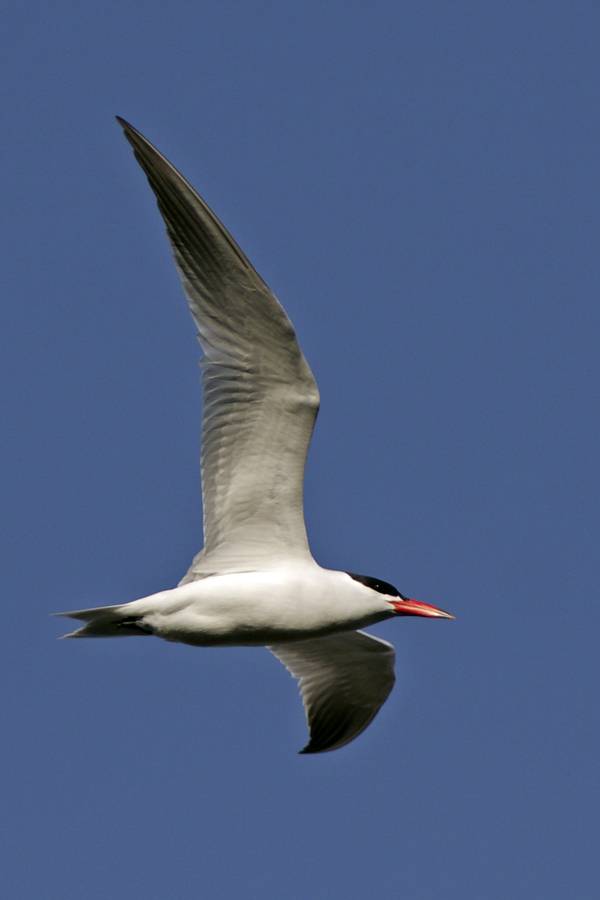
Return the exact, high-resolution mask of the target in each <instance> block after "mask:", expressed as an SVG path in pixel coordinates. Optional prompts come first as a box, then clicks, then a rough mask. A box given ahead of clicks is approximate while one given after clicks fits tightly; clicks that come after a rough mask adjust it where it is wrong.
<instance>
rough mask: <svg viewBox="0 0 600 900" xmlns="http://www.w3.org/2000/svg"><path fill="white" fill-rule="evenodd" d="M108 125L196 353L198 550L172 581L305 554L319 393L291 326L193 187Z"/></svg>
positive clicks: (133, 135)
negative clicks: (129, 150) (178, 285)
mask: <svg viewBox="0 0 600 900" xmlns="http://www.w3.org/2000/svg"><path fill="white" fill-rule="evenodd" d="M119 122H120V124H121V125H122V127H123V130H124V131H125V136H126V137H127V140H128V141H129V143H130V144H131V145H132V146H133V149H134V152H135V156H136V159H137V160H138V162H139V163H140V165H141V166H142V168H143V170H144V172H145V173H146V175H147V176H148V181H149V182H150V187H151V188H152V190H153V191H154V193H155V195H156V199H157V202H158V208H159V210H160V212H161V214H162V217H163V219H164V220H165V223H166V226H167V235H168V237H169V241H170V242H171V246H172V248H173V253H174V257H175V264H176V266H177V269H178V270H179V274H180V275H181V280H182V283H183V288H184V291H185V293H186V295H187V298H188V300H189V304H190V311H191V313H192V316H193V319H194V321H195V323H196V325H197V327H198V340H199V341H200V344H201V346H202V349H203V351H204V357H203V358H202V360H201V368H202V390H203V418H202V454H201V462H200V464H201V472H202V502H203V510H204V549H203V550H202V551H201V552H200V553H199V554H198V555H197V556H196V558H195V559H194V561H193V563H192V566H191V568H190V570H189V572H188V573H187V575H186V576H185V577H184V579H183V580H182V582H180V583H181V584H185V583H186V582H188V581H193V580H195V579H197V578H202V577H204V576H206V575H208V574H212V573H216V572H220V573H224V572H239V571H251V570H253V569H257V568H265V567H269V566H272V565H277V563H278V562H279V561H281V560H285V559H290V558H291V557H292V558H294V557H295V558H298V557H310V551H309V548H308V542H307V539H306V530H305V527H304V515H303V508H302V485H303V479H304V465H305V462H306V454H307V452H308V445H309V442H310V438H311V435H312V430H313V426H314V422H315V418H316V415H317V412H318V408H319V392H318V390H317V385H316V383H315V380H314V378H313V375H312V373H311V371H310V369H309V367H308V364H307V362H306V360H305V359H304V356H303V355H302V351H301V350H300V347H299V346H298V341H297V340H296V335H295V333H294V329H293V327H292V324H291V322H290V320H289V319H288V317H287V315H286V314H285V311H284V310H283V308H282V306H281V305H280V303H279V302H278V300H277V299H276V298H275V296H274V295H273V294H272V293H271V291H270V290H269V288H268V287H267V286H266V284H265V283H264V281H263V280H262V279H261V278H260V276H259V275H258V274H257V272H256V271H255V270H254V268H253V267H252V266H251V264H250V263H249V261H248V260H247V259H246V257H245V256H244V254H243V253H242V251H241V250H240V248H239V247H238V246H237V244H236V243H235V241H234V240H233V238H232V237H231V236H230V235H229V234H228V233H227V231H226V230H225V228H223V226H222V225H221V223H220V222H219V220H218V219H217V217H216V216H215V215H214V213H212V212H211V210H210V209H209V208H208V206H207V205H206V204H205V203H204V201H203V200H202V199H201V198H200V197H199V196H198V194H197V193H196V192H195V191H194V190H193V188H192V187H191V186H190V185H189V184H188V183H187V181H185V179H184V178H183V177H182V176H181V175H180V174H179V172H177V170H176V169H174V168H173V166H172V165H171V164H170V163H169V162H168V161H167V160H166V159H165V158H164V156H162V155H161V154H160V153H159V152H158V151H157V150H156V149H155V148H154V147H153V146H152V145H151V144H150V143H149V142H148V141H147V140H146V139H145V138H144V137H142V135H141V134H140V133H139V132H138V131H136V130H135V128H132V127H131V125H128V124H127V122H124V121H123V120H122V119H119Z"/></svg>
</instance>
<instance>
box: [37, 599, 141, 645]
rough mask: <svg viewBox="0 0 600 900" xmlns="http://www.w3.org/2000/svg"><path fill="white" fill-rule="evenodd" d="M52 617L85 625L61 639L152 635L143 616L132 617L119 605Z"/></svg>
mask: <svg viewBox="0 0 600 900" xmlns="http://www.w3.org/2000/svg"><path fill="white" fill-rule="evenodd" d="M53 615H55V616H64V617H66V618H69V619H79V620H80V621H82V622H85V623H86V624H85V625H84V626H83V627H82V628H78V629H77V630H76V631H71V632H70V633H69V634H63V635H62V637H63V638H87V637H130V636H132V635H136V634H152V631H151V629H150V628H148V627H147V626H145V625H144V624H143V621H142V620H143V618H144V617H143V616H132V615H131V611H129V610H127V609H126V607H124V606H121V605H118V606H97V607H94V608H93V609H78V610H75V611H73V612H62V613H53Z"/></svg>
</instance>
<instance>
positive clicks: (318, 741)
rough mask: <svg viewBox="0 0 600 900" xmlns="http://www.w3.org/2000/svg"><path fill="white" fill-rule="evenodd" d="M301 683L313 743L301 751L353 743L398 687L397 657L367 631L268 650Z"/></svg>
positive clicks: (388, 645) (336, 635)
mask: <svg viewBox="0 0 600 900" xmlns="http://www.w3.org/2000/svg"><path fill="white" fill-rule="evenodd" d="M268 649H269V650H270V651H271V653H274V654H275V656H276V657H277V659H279V660H281V662H282V663H283V664H284V666H285V667H286V669H288V671H290V672H291V673H292V675H293V677H294V678H297V679H298V680H299V685H300V695H301V697H302V702H303V703H304V709H305V712H306V718H307V720H308V727H309V729H310V740H309V742H308V744H307V745H306V747H305V748H304V750H301V751H300V752H301V753H323V752H324V751H325V750H337V749H338V747H343V746H344V744H349V743H350V741H353V740H354V738H355V737H358V735H359V734H360V733H361V732H362V731H364V730H365V728H366V727H367V725H369V724H370V722H372V721H373V719H374V718H375V716H376V715H377V713H378V712H379V710H380V708H381V706H382V705H383V703H384V702H385V701H386V700H387V698H388V697H389V695H390V692H391V690H392V688H393V687H394V682H395V680H396V679H395V676H394V662H395V659H396V653H395V651H394V648H393V647H392V645H391V644H388V642H387V641H383V640H381V638H376V637H373V635H371V634H367V633H366V632H364V631H343V632H340V633H338V634H331V635H328V636H327V637H320V638H311V639H310V640H307V641H294V642H293V643H290V644H276V645H273V646H270V647H268Z"/></svg>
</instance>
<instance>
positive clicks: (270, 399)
mask: <svg viewBox="0 0 600 900" xmlns="http://www.w3.org/2000/svg"><path fill="white" fill-rule="evenodd" d="M118 121H119V123H120V125H121V126H122V128H123V130H124V132H125V137H126V138H127V140H128V141H129V143H130V144H131V146H132V147H133V151H134V154H135V157H136V159H137V161H138V162H139V164H140V165H141V167H142V169H143V170H144V172H145V173H146V176H147V178H148V181H149V183H150V187H151V188H152V190H153V192H154V194H155V196H156V200H157V202H158V208H159V210H160V213H161V215H162V217H163V219H164V221H165V224H166V226H167V235H168V238H169V241H170V243H171V247H172V249H173V255H174V259H175V265H176V266H177V269H178V271H179V274H180V276H181V280H182V283H183V289H184V291H185V293H186V295H187V299H188V302H189V306H190V311H191V314H192V318H193V319H194V322H195V323H196V326H197V328H198V340H199V342H200V345H201V347H202V351H203V356H202V358H201V362H200V365H201V369H202V397H203V416H202V450H201V459H200V467H201V476H202V504H203V526H204V548H203V549H202V550H201V551H200V552H199V553H198V554H197V556H196V557H195V558H194V560H193V562H192V564H191V566H190V568H189V570H188V572H187V574H186V575H185V576H184V577H183V578H182V580H181V581H180V582H179V585H178V586H177V587H176V588H173V589H172V590H167V591H160V592H159V593H157V594H152V595H151V596H149V597H143V598H142V599H140V600H134V601H133V602H131V603H124V604H122V605H116V606H104V607H99V608H95V609H84V610H78V611H75V612H68V613H58V614H57V615H61V616H68V617H71V618H73V619H78V620H80V621H82V622H84V625H83V626H82V627H80V628H79V629H78V630H77V631H74V632H72V633H71V634H68V635H65V637H69V638H87V637H119V636H122V637H124V636H133V635H155V636H157V637H161V638H164V640H167V641H180V642H182V643H184V644H193V645H194V646H198V647H214V646H266V647H267V648H268V649H269V650H270V651H271V653H273V654H274V655H275V656H276V657H277V658H278V659H280V660H281V662H282V663H283V664H284V665H285V666H286V668H287V669H288V670H289V671H290V672H291V674H292V676H293V677H294V678H296V679H298V681H299V685H300V692H301V695H302V700H303V703H304V707H305V712H306V717H307V720H308V726H309V730H310V739H309V742H308V744H307V745H306V747H305V748H304V749H303V750H301V751H300V752H301V753H322V752H324V751H327V750H335V749H337V748H339V747H343V746H344V745H345V744H348V743H349V742H350V741H352V740H354V738H355V737H357V736H358V735H359V734H360V733H361V732H362V731H364V729H365V728H366V727H367V725H369V723H370V722H371V721H372V720H373V718H374V717H375V715H376V714H377V712H378V711H379V709H380V707H381V706H382V704H383V703H384V702H385V700H386V699H387V697H388V696H389V694H390V691H391V690H392V687H393V685H394V660H395V653H394V648H393V647H392V645H391V644H389V643H388V642H387V641H384V640H381V638H377V637H374V636H373V635H371V634H367V633H366V632H364V631H362V630H360V629H362V628H364V627H365V626H368V625H372V624H374V623H375V622H381V621H382V620H384V619H389V618H392V617H396V616H429V617H434V618H446V619H452V618H454V617H453V616H451V615H450V614H449V613H446V612H443V611H442V610H440V609H437V608H436V607H435V606H429V605H428V604H426V603H421V602H419V601H417V600H411V599H409V598H408V597H405V596H404V595H403V594H401V593H400V592H399V591H398V590H396V588H395V587H393V586H392V585H391V584H388V583H387V582H385V581H381V580H380V579H377V578H371V577H369V576H365V575H356V574H354V573H348V572H337V571H332V570H329V569H323V568H321V566H319V565H318V564H317V563H316V562H315V560H314V559H313V557H312V555H311V552H310V549H309V546H308V541H307V537H306V529H305V525H304V514H303V506H302V486H303V479H304V466H305V462H306V454H307V452H308V445H309V443H310V439H311V435H312V431H313V426H314V423H315V419H316V416H317V412H318V409H319V392H318V390H317V385H316V382H315V379H314V377H313V375H312V372H311V371H310V369H309V367H308V363H307V362H306V360H305V358H304V356H303V354H302V351H301V350H300V347H299V345H298V341H297V339H296V335H295V332H294V329H293V327H292V324H291V322H290V320H289V319H288V317H287V315H286V313H285V311H284V309H283V307H282V306H281V305H280V303H279V301H278V300H277V299H276V298H275V296H274V295H273V294H272V292H271V291H270V290H269V288H268V287H267V285H266V284H265V283H264V281H263V280H262V279H261V278H260V276H259V275H258V273H257V272H256V271H255V269H254V268H253V267H252V265H251V264H250V262H249V261H248V259H247V258H246V257H245V255H244V254H243V252H242V251H241V250H240V248H239V247H238V245H237V244H236V243H235V241H234V240H233V238H232V237H231V235H230V234H229V233H228V232H227V231H226V230H225V228H224V227H223V225H222V224H221V223H220V222H219V220H218V219H217V217H216V216H215V214H214V213H213V212H212V211H211V210H210V209H209V208H208V206H207V205H206V203H204V201H203V200H202V199H201V198H200V197H199V196H198V194H197V193H196V192H195V191H194V189H193V188H192V187H191V186H190V185H189V184H188V182H187V181H186V180H185V179H184V178H183V177H182V176H181V175H180V174H179V172H178V171H177V170H176V169H175V168H174V167H173V166H172V165H171V164H170V163H169V162H168V161H167V160H166V159H165V157H164V156H162V154H161V153H159V152H158V150H156V149H155V147H153V146H152V144H150V143H149V142H148V141H147V140H146V139H145V138H144V137H143V136H142V135H141V134H140V133H139V132H138V131H136V129H135V128H133V127H132V126H131V125H129V124H128V123H127V122H125V121H124V120H123V119H121V118H118Z"/></svg>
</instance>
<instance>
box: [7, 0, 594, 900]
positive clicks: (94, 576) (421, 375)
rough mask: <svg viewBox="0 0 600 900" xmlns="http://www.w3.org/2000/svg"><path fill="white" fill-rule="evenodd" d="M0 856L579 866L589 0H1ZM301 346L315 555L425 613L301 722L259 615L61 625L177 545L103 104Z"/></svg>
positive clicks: (180, 381)
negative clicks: (312, 414)
mask: <svg viewBox="0 0 600 900" xmlns="http://www.w3.org/2000/svg"><path fill="white" fill-rule="evenodd" d="M0 17H1V21H0V58H1V60H2V63H1V65H2V77H1V79H0V84H1V88H0V109H1V123H2V141H1V143H0V160H1V170H0V171H1V178H0V228H1V248H2V276H1V286H2V292H1V297H2V328H1V329H0V342H1V347H0V369H1V372H0V385H1V388H0V415H1V421H2V437H1V440H2V466H1V468H0V480H1V489H2V498H3V499H2V510H3V512H2V517H1V521H2V529H3V534H2V540H1V542H0V548H1V549H0V553H1V571H2V596H3V601H2V605H3V618H2V629H1V635H0V642H1V650H0V667H1V670H2V674H1V685H2V690H1V698H2V699H1V708H0V721H1V723H2V726H1V727H2V740H1V745H2V758H3V761H2V765H1V769H0V781H1V782H2V784H1V796H2V804H3V817H4V819H5V824H4V825H3V829H2V833H3V838H2V842H1V844H0V856H2V857H4V858H3V859H2V860H0V862H1V868H2V871H3V875H2V882H3V888H2V891H3V894H4V896H6V897H9V898H11V900H21V898H27V900H30V898H34V897H36V898H37V897H40V898H44V900H80V898H85V900H106V898H110V900H113V898H127V900H165V898H169V900H170V898H176V900H196V898H201V897H206V898H210V900H259V898H260V900H263V898H265V897H268V898H277V900H306V898H311V900H313V898H314V900H363V898H371V897H382V898H402V900H404V898H406V900H480V898H485V900H506V898H510V900H530V898H532V897H535V898H544V900H565V898H568V900H571V898H577V900H588V898H589V900H591V898H594V900H595V898H596V897H597V896H598V893H597V891H598V874H599V873H598V828H597V826H598V738H599V732H600V728H599V717H598V695H599V693H600V683H599V682H600V679H599V676H598V664H597V658H598V643H599V640H598V637H599V635H598V612H597V610H598V600H597V594H598V574H599V573H598V518H599V516H598V409H597V406H598V375H599V373H598V338H599V334H598V331H599V329H598V324H599V313H600V307H599V302H598V301H599V293H600V259H599V253H598V246H599V237H600V234H599V231H600V227H599V226H600V199H599V191H600V177H599V176H600V146H599V144H600V128H599V109H600V92H599V87H600V55H599V52H598V48H599V46H600V6H599V5H598V3H597V2H577V0H575V2H571V3H560V2H554V0H543V2H541V0H538V2H536V0H533V2H527V3H523V2H514V0H512V2H494V0H491V2H481V0H479V2H475V0H472V2H466V0H455V2H452V3H448V2H441V0H432V2H428V0H418V2H416V0H414V2H402V0H396V2H377V0H375V2H373V0H371V2H352V0H344V2H341V0H328V2H327V3H317V2H309V0H296V2H293V3H292V2H282V0H277V2H276V0H264V2H257V0H193V2H192V0H189V2H184V0H169V2H156V0H144V3H141V2H137V3H128V2H123V0H120V2H116V0H114V2H106V0H98V2H95V3H81V2H74V0H63V2H55V3H47V2H46V3H42V2H28V0H19V2H14V0H5V2H4V3H3V5H2V12H1V14H0ZM115 114H118V115H121V116H123V117H124V118H126V119H128V120H129V121H130V122H131V123H132V124H133V125H134V126H135V127H136V128H138V129H139V130H140V131H141V132H142V133H143V134H145V135H146V136H147V137H148V138H149V139H150V140H151V141H152V142H153V143H155V144H156V145H157V146H158V148H159V149H160V150H161V151H162V152H163V153H165V154H166V155H167V156H168V157H169V158H170V159H171V161H172V162H173V163H174V164H175V165H176V166H177V167H178V168H179V169H180V170H181V171H182V172H183V174H184V175H185V176H186V177H187V178H188V179H189V180H190V181H191V182H192V184H193V185H194V186H195V187H196V188H197V190H198V191H199V192H200V193H201V194H202V196H203V197H204V198H205V199H206V200H207V202H208V203H209V204H210V205H211V207H212V208H213V209H214V210H215V212H216V213H217V215H218V216H219V217H220V218H221V219H222V220H223V222H224V224H225V226H226V227H227V228H228V229H229V230H230V231H231V232H232V234H233V235H234V237H235V238H236V240H237V241H238V242H239V243H240V245H241V247H242V248H243V249H244V251H245V252H246V253H247V255H248V256H249V258H250V259H251V260H252V262H253V263H254V265H255V266H256V268H257V269H258V271H259V272H260V273H261V275H262V276H263V278H264V279H265V280H266V282H267V283H268V284H269V286H270V287H271V288H272V289H273V290H274V292H275V294H276V295H277V296H278V298H279V299H280V300H281V302H282V303H283V304H284V306H285V308H286V310H287V312H288V314H289V315H290V318H291V319H292V321H293V323H294V325H295V326H296V330H297V333H298V337H299V340H300V343H301V346H302V348H303V350H304V352H305V355H306V357H307V358H308V361H309V363H310V365H311V367H312V369H313V372H314V374H315V376H316V378H317V381H318V383H319V387H320V389H321V395H322V407H321V413H320V417H319V420H318V422H317V428H316V432H315V437H314V441H313V446H312V449H311V452H310V454H309V460H308V469H307V480H306V517H307V524H308V530H309V538H310V541H311V546H312V549H313V553H314V555H315V557H316V559H317V560H318V561H319V562H320V563H321V564H322V565H325V566H329V567H332V568H339V569H345V570H350V571H354V572H360V573H365V574H368V575H374V576H377V577H379V578H383V579H385V580H387V581H391V582H392V583H393V584H395V585H396V586H397V587H398V588H399V589H400V590H401V591H402V592H403V593H405V594H408V595H409V596H412V597H416V598H417V599H419V600H422V601H424V602H427V603H433V604H435V605H437V606H441V607H442V608H443V609H447V610H449V611H450V612H452V613H454V614H455V616H456V621H455V622H448V621H435V620H433V621H432V620H427V619H423V620H421V619H419V620H416V619H414V620H411V619H407V620H397V621H390V622H386V623H383V624H381V625H380V626H378V627H377V628H374V629H373V632H374V633H377V634H380V635H382V636H384V637H386V638H387V639H389V640H391V641H392V642H393V643H394V645H395V646H396V649H397V653H398V663H397V675H398V683H397V686H396V689H395V690H394V692H393V694H392V696H391V697H390V699H389V701H388V702H387V704H386V705H385V706H384V707H383V709H382V711H381V713H380V714H379V716H378V717H377V719H376V720H375V722H374V723H373V725H372V726H371V727H370V728H369V729H368V731H367V732H365V734H364V735H362V736H361V737H360V738H359V739H358V740H357V741H356V742H355V743H353V744H351V745H350V746H348V747H346V748H344V749H343V750H340V751H337V752H334V753H331V754H324V755H322V756H313V757H310V756H308V757H306V756H298V755H297V751H298V750H299V749H300V748H301V747H302V746H303V745H304V743H305V741H306V726H305V722H304V715H303V712H302V707H301V704H300V700H299V698H298V696H297V689H296V685H295V683H294V682H293V681H292V679H291V678H290V676H289V674H288V673H287V672H286V671H285V669H284V668H283V666H281V664H280V663H279V662H278V661H277V660H275V659H274V658H273V657H272V656H271V655H270V654H269V653H268V652H267V651H266V650H263V649H232V650H199V649H195V648H191V647H185V646H181V645H171V644H167V643H164V642H161V641H159V640H155V639H150V638H148V639H146V638H143V639H142V638H131V639H129V640H114V641H109V640H105V641H101V640H98V641H79V642H77V641H71V642H68V641H65V642H61V641H57V640H56V638H57V637H58V636H59V635H60V634H61V633H63V632H64V630H65V629H64V626H65V624H67V626H68V624H69V623H65V622H64V621H63V620H59V619H50V618H49V614H50V613H52V612H57V611H61V610H65V609H67V610H68V609H77V608H81V607H89V606H96V605H104V604H110V603H117V602H121V601H122V602H125V601H129V600H133V599H135V598H137V597H140V596H144V595H146V594H149V593H152V592H155V591H158V590H160V589H163V588H168V587H172V586H174V585H175V584H176V583H177V581H178V580H179V579H180V578H181V576H182V575H183V573H184V572H185V571H186V569H187V566H188V565H189V562H190V560H191V558H192V556H193V555H194V553H195V552H196V551H197V550H198V549H199V548H200V546H201V542H202V537H201V509H200V479H199V470H198V452H199V423H200V389H199V385H198V378H199V372H198V367H197V360H198V356H199V347H198V345H197V342H196V340H195V337H194V326H193V324H192V322H191V319H190V318H189V314H188V312H187V305H186V302H185V299H184V296H183V293H182V291H181V288H180V285H179V281H178V277H177V274H176V272H175V269H174V266H173V264H172V262H171V258H170V251H169V248H168V245H167V241H166V238H165V235H164V228H163V224H162V221H161V219H160V217H159V214H158V211H157V209H156V206H155V203H154V199H153V197H152V195H151V193H150V190H149V188H148V185H147V183H146V181H145V178H144V176H143V174H142V172H141V170H140V169H139V167H138V166H137V164H136V162H135V160H134V159H133V155H132V153H131V149H130V147H129V146H128V144H127V143H126V141H125V140H124V138H123V136H122V134H121V130H120V128H119V127H118V125H117V124H116V122H115V121H114V118H113V117H114V115H115Z"/></svg>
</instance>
